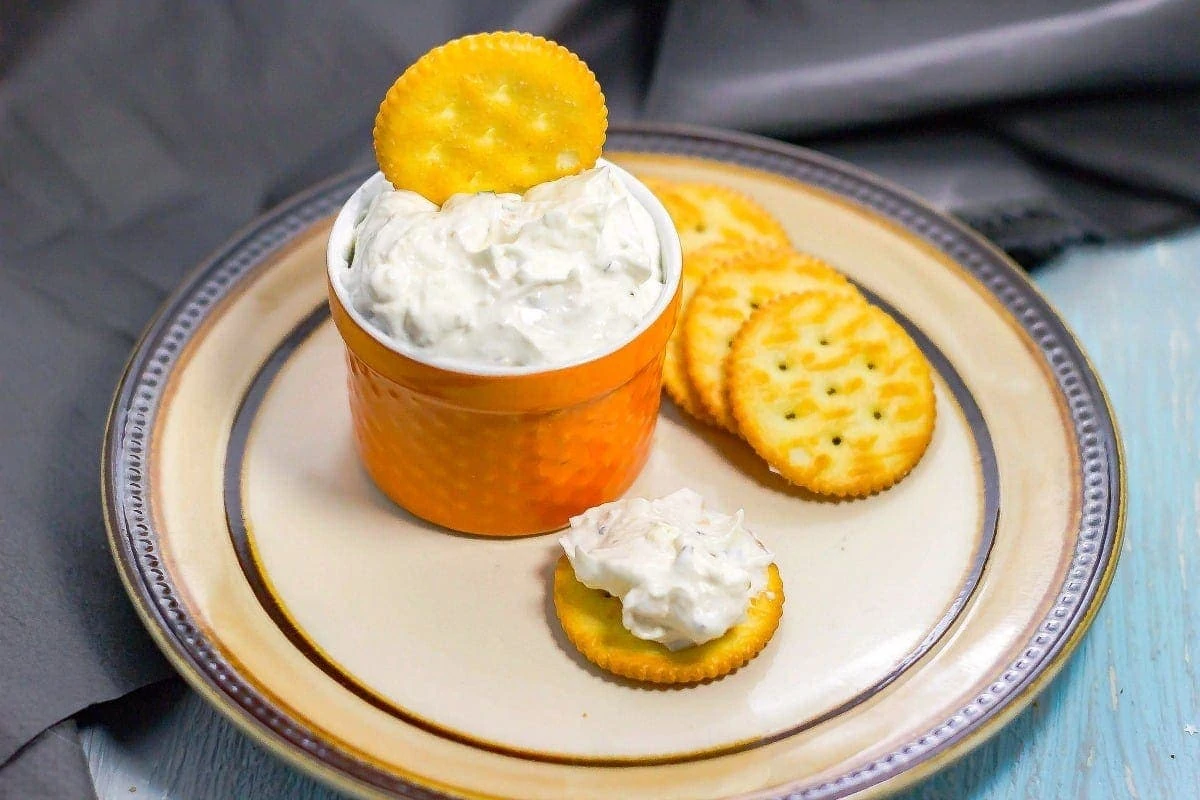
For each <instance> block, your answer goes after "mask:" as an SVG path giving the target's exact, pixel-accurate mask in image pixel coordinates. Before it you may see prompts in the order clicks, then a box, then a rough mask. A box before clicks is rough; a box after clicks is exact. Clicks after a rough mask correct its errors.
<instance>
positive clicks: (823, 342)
mask: <svg viewBox="0 0 1200 800" xmlns="http://www.w3.org/2000/svg"><path fill="white" fill-rule="evenodd" d="M817 344H819V345H821V347H827V346H828V345H829V340H828V339H826V338H825V337H824V336H822V337H821V338H820V339H818V340H817Z"/></svg>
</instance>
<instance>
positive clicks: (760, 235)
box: [642, 177, 788, 256]
mask: <svg viewBox="0 0 1200 800" xmlns="http://www.w3.org/2000/svg"><path fill="white" fill-rule="evenodd" d="M642 182H643V183H645V184H646V186H647V188H649V189H650V191H651V192H653V193H654V195H655V196H656V197H658V199H659V200H660V201H661V202H662V204H663V207H665V208H666V209H667V213H668V214H670V215H671V221H672V222H674V223H675V230H676V231H677V232H678V233H679V244H680V246H681V247H682V248H683V253H684V255H685V256H686V255H687V254H688V253H694V252H697V251H699V250H701V249H703V248H705V247H708V246H710V245H714V244H726V245H749V244H752V243H754V242H760V241H768V242H774V243H776V244H780V245H786V244H788V237H787V232H786V231H784V229H783V225H782V224H780V222H779V220H777V219H775V217H773V216H772V215H771V213H770V212H769V211H767V210H766V209H765V208H763V207H762V206H761V205H759V204H758V203H756V202H755V201H753V200H751V199H750V198H749V197H747V196H746V195H744V194H742V193H741V192H737V191H734V190H733V189H729V188H727V187H725V186H717V185H715V184H711V183H699V182H691V181H672V180H667V179H665V178H654V177H649V178H642Z"/></svg>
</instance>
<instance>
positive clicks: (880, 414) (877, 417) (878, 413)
mask: <svg viewBox="0 0 1200 800" xmlns="http://www.w3.org/2000/svg"><path fill="white" fill-rule="evenodd" d="M871 416H873V417H874V418H875V419H883V412H882V411H876V412H875V413H874V414H872V415H871Z"/></svg>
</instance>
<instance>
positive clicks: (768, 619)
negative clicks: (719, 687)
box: [554, 556, 784, 684]
mask: <svg viewBox="0 0 1200 800" xmlns="http://www.w3.org/2000/svg"><path fill="white" fill-rule="evenodd" d="M783 599H784V598H783V581H782V580H781V579H780V577H779V570H778V568H776V566H775V565H774V564H771V565H770V566H769V567H768V568H767V587H766V588H765V589H763V590H762V591H761V592H759V593H758V595H757V596H755V597H754V598H752V599H751V601H750V605H749V607H748V608H747V609H746V618H745V619H744V620H742V621H741V622H739V623H738V624H737V625H735V626H733V627H732V628H730V629H729V630H728V631H726V632H725V634H724V635H723V636H721V637H719V638H716V639H713V640H712V641H709V642H705V643H703V644H698V645H695V646H693V647H686V648H684V649H682V650H674V651H672V650H668V649H667V648H666V647H664V646H663V645H661V644H659V643H658V642H651V641H647V640H645V639H639V638H637V637H636V636H634V635H633V634H632V633H630V632H629V630H628V629H626V627H625V626H624V625H623V624H622V622H621V601H620V600H619V599H618V598H616V597H612V596H611V595H609V594H607V593H605V592H602V591H600V590H599V589H590V588H588V587H587V586H584V585H583V584H582V583H580V582H579V580H578V579H576V577H575V571H574V570H573V569H572V568H571V562H570V561H568V560H567V557H566V556H562V557H561V558H559V560H558V564H557V566H556V567H555V569H554V610H555V612H556V613H557V614H558V620H559V623H560V624H561V625H562V629H563V632H564V633H566V635H567V639H569V640H570V641H571V644H573V645H575V647H576V648H577V649H578V650H579V652H580V653H582V654H583V656H584V657H585V658H587V660H588V661H591V662H592V663H593V664H595V665H596V666H598V667H600V668H601V669H605V670H608V671H609V672H612V673H614V674H616V675H620V676H622V677H625V678H631V679H633V680H637V681H647V682H650V683H664V684H665V683H696V682H698V681H706V680H712V679H715V678H720V677H722V676H724V675H727V674H728V673H730V672H732V671H734V670H735V669H737V668H738V667H740V666H742V665H744V664H745V663H746V662H748V661H749V660H750V659H752V658H754V657H755V656H756V655H758V654H759V653H760V652H761V651H762V649H763V648H764V647H765V646H766V644H767V642H768V641H770V639H771V637H772V636H773V635H774V634H775V630H776V629H777V628H778V627H779V620H780V618H781V617H782V616H783Z"/></svg>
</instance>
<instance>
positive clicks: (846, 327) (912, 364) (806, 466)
mask: <svg viewBox="0 0 1200 800" xmlns="http://www.w3.org/2000/svg"><path fill="white" fill-rule="evenodd" d="M727 368H728V376H729V400H730V404H731V406H732V408H733V415H734V417H735V419H736V420H737V423H738V428H739V429H740V431H741V433H742V436H743V437H744V438H745V439H746V441H747V442H748V443H749V444H750V446H751V447H753V448H754V449H755V451H757V452H758V454H759V455H761V456H762V457H763V458H764V459H766V460H767V462H768V463H770V464H771V465H772V466H773V467H775V469H776V470H777V471H778V472H779V474H781V475H782V476H783V477H785V478H787V479H788V480H789V481H791V482H793V483H795V484H797V485H798V486H801V487H803V488H805V489H808V490H810V491H813V492H817V493H819V494H826V495H834V496H841V497H861V496H865V495H868V494H871V493H873V492H877V491H881V490H883V489H886V488H888V487H889V486H891V485H893V484H894V483H896V481H898V480H900V479H901V478H903V477H904V476H905V475H907V474H908V473H909V472H910V471H911V470H912V468H913V467H914V466H916V464H917V462H918V461H920V459H921V456H922V455H923V454H924V453H925V450H926V448H927V447H928V446H929V441H930V439H931V438H932V436H933V426H934V418H935V416H936V408H935V405H934V395H933V378H932V370H931V368H930V366H929V362H928V361H927V360H926V358H925V356H924V354H923V353H921V351H920V349H919V348H918V347H917V345H916V343H915V342H913V340H912V338H911V337H909V335H908V334H907V333H906V332H905V331H904V329H903V328H901V327H900V325H899V324H898V323H897V322H896V321H895V320H893V319H892V318H891V317H890V316H888V315H887V314H886V313H884V312H883V311H882V310H880V309H879V308H876V307H875V306H872V305H870V304H868V303H865V302H862V301H856V300H850V299H847V298H846V297H844V296H838V295H835V294H830V293H827V292H806V293H804V294H798V295H787V296H785V297H782V298H780V299H777V300H775V301H774V302H772V303H770V304H768V305H766V306H764V307H762V308H760V309H759V310H758V311H756V312H755V313H754V315H753V316H751V317H750V320H749V321H748V322H746V324H745V325H743V326H742V329H741V331H739V333H738V335H737V337H736V338H735V339H734V343H733V350H732V351H731V352H730V354H729V361H728V364H727Z"/></svg>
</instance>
